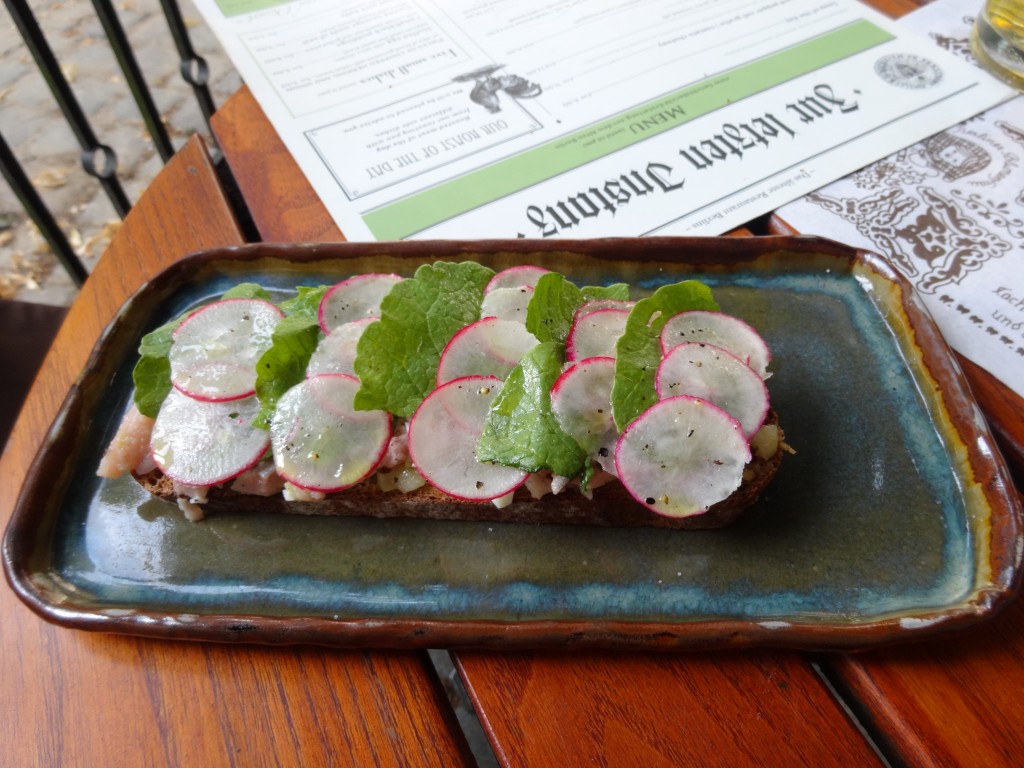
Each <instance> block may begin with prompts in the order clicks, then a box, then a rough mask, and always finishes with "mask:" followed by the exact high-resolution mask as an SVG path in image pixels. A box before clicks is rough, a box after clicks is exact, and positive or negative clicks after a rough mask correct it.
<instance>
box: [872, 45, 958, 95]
mask: <svg viewBox="0 0 1024 768" xmlns="http://www.w3.org/2000/svg"><path fill="white" fill-rule="evenodd" d="M875 72H876V73H878V76H879V77H881V78H882V79H883V80H885V81H886V82H887V83H891V84H892V85H896V86H899V87H900V88H914V89H917V88H931V87H932V86H933V85H935V84H936V83H938V82H939V81H940V80H941V79H942V70H941V69H939V65H938V64H936V63H935V62H933V61H932V60H931V59H926V58H925V57H923V56H915V55H914V54H912V53H891V54H889V55H888V56H883V57H882V58H880V59H879V60H878V61H876V62H875Z"/></svg>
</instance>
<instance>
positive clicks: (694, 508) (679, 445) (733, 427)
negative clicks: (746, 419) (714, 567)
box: [615, 395, 750, 517]
mask: <svg viewBox="0 0 1024 768" xmlns="http://www.w3.org/2000/svg"><path fill="white" fill-rule="evenodd" d="M748 461H750V447H749V446H748V445H747V441H746V439H745V438H744V437H743V431H742V430H741V429H740V425H739V422H737V421H736V420H735V419H733V418H732V417H731V416H729V414H727V413H726V412H725V411H723V410H722V409H721V408H718V407H716V406H714V405H712V404H711V403H709V402H707V401H706V400H701V399H700V398H699V397H689V396H687V395H680V396H678V397H669V398H667V399H665V400H659V401H658V402H657V403H655V404H654V405H652V406H651V407H650V408H648V409H647V410H646V411H644V412H643V413H642V414H640V415H639V416H637V417H636V418H635V419H634V420H633V421H632V422H630V424H629V426H627V427H626V429H625V431H623V433H622V436H621V437H620V438H619V442H618V445H617V446H616V449H615V467H616V469H618V474H619V480H621V481H622V484H623V485H624V486H625V487H626V490H628V491H629V492H630V494H631V495H632V496H633V498H635V499H636V500H637V501H638V502H640V503H641V504H643V505H644V506H645V507H647V508H648V509H650V510H652V511H654V512H657V513H658V514H659V515H665V516H666V517H688V516H690V515H699V514H700V513H701V512H706V511H707V510H708V508H709V507H711V506H712V505H713V504H716V503H718V502H719V501H722V500H723V499H726V498H728V497H729V496H730V495H731V494H732V492H733V491H735V490H736V489H737V488H739V487H740V484H741V483H742V482H743V467H744V466H745V465H746V463H747V462H748Z"/></svg>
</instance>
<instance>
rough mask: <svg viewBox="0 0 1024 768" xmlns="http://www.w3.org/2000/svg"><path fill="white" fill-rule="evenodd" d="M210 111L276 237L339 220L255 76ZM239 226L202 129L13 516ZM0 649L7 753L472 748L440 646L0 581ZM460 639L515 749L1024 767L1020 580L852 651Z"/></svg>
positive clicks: (3, 507)
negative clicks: (968, 625)
mask: <svg viewBox="0 0 1024 768" xmlns="http://www.w3.org/2000/svg"><path fill="white" fill-rule="evenodd" d="M885 7H886V8H887V9H888V10H890V12H894V13H898V12H903V11H905V10H907V8H908V4H907V3H886V4H885ZM215 131H216V134H217V138H218V140H219V141H220V143H221V146H222V148H223V150H224V152H225V156H226V158H227V160H228V162H229V164H230V167H231V170H232V171H233V173H234V176H235V179H236V180H237V184H238V187H239V189H240V190H241V193H242V195H243V197H244V199H245V201H246V203H247V204H248V207H249V211H251V214H252V219H253V221H254V223H255V226H256V228H257V229H258V232H259V236H260V237H261V238H262V239H264V240H266V241H282V242H296V241H330V240H340V239H342V235H341V233H340V232H339V231H338V229H337V228H336V227H335V226H334V225H333V224H332V223H331V221H330V219H329V217H328V216H327V214H326V212H325V211H324V209H323V206H322V205H321V204H320V202H319V200H318V199H317V197H316V195H315V194H314V193H313V191H312V189H311V188H310V187H309V185H308V183H307V182H306V181H305V179H304V177H303V176H302V175H301V173H300V172H299V171H298V168H297V167H296V166H295V163H294V161H293V160H292V159H291V157H290V155H289V154H288V153H287V151H286V150H285V149H284V147H283V146H282V145H281V143H280V141H279V139H278V137H277V136H276V134H275V133H274V131H273V129H272V128H271V127H270V125H269V123H267V121H266V118H265V117H264V116H263V114H262V112H261V111H260V109H259V107H258V105H257V104H256V102H255V101H254V99H253V98H252V96H251V94H250V93H249V92H248V91H247V90H246V89H244V88H243V89H242V90H241V91H240V92H239V93H238V94H237V95H236V96H235V97H233V98H232V99H231V100H230V101H229V102H228V103H227V104H226V105H225V106H224V107H223V108H222V109H221V110H220V112H219V113H218V114H217V116H216V120H215ZM782 226H783V224H782V223H780V222H769V223H768V225H764V226H762V230H765V229H766V227H773V228H778V227H782ZM241 242H243V229H242V228H241V227H240V226H239V224H238V222H237V220H236V216H235V213H234V212H233V210H232V207H231V205H230V203H229V197H228V195H227V194H226V193H225V188H224V185H223V184H222V183H221V179H220V178H219V177H218V175H217V173H216V171H215V169H214V167H213V166H212V165H211V163H210V160H209V158H208V155H207V153H206V151H205V149H204V147H203V145H202V144H201V142H200V141H199V140H198V139H195V138H193V139H192V140H190V141H189V142H188V144H187V145H186V146H185V147H184V148H183V149H182V150H181V151H180V152H179V153H178V154H177V155H176V156H175V158H174V159H173V160H172V161H171V162H170V163H169V164H168V166H167V167H166V168H165V169H164V171H163V172H162V173H161V174H160V175H159V176H158V178H157V179H156V180H155V181H154V183H153V184H152V185H151V186H150V188H149V189H148V190H147V191H146V193H145V194H144V196H143V197H142V199H141V200H140V201H139V203H138V205H137V206H136V207H135V209H134V210H133V211H132V213H131V215H130V216H129V217H128V219H127V221H126V222H125V225H124V226H123V228H122V229H121V231H120V232H119V234H118V236H117V237H116V239H115V241H114V242H113V244H112V245H111V247H110V249H109V250H108V252H107V253H106V254H105V255H104V257H103V258H102V259H101V261H100V262H99V263H98V265H97V266H96V269H95V271H94V273H93V275H92V276H91V277H90V279H89V280H88V282H87V283H86V285H85V287H84V288H83V290H82V293H81V295H80V297H79V299H78V300H77V301H76V302H75V304H74V306H73V307H72V308H71V311H70V313H69V315H68V318H67V321H66V322H65V324H64V326H63V328H62V330H61V332H60V333H59V335H58V337H57V339H56V342H55V344H54V346H53V349H52V350H51V351H50V354H49V355H48V356H47V358H46V360H45V362H44V364H43V367H42V370H41V372H40V375H39V377H38V379H37V381H36V384H35V386H34V387H33V389H32V391H31V393H30V395H29V398H28V401H27V403H26V406H25V409H24V411H23V412H22V415H21V417H20V419H19V421H18V423H17V425H16V427H15V429H14V432H13V434H12V436H11V440H10V442H9V444H8V446H7V450H6V452H5V453H4V455H3V457H2V459H0V524H2V525H6V522H7V519H8V517H9V516H10V513H11V509H12V507H13V505H14V502H15V499H16V496H17V492H18V489H19V486H20V482H21V479H22V478H23V477H24V475H25V472H26V469H27V467H28V465H29V463H30V461H31V460H32V457H33V456H34V455H35V453H36V451H37V449H38V447H39V445H40V443H41V441H42V439H43V436H44V434H45V432H46V430H47V428H48V427H49V425H50V422H51V420H52V419H53V417H54V415H55V414H56V412H57V410H58V408H59V406H60V404H61V401H62V399H63V397H64V395H65V394H66V393H67V391H68V388H69V387H70V386H71V384H72V382H73V381H74V380H75V377H76V376H77V374H78V371H79V370H80V369H81V368H82V366H83V364H84V363H85V360H86V358H87V356H88V354H89V350H90V349H91V347H92V345H93V343H94V342H95V340H96V339H97V337H98V336H99V334H100V332H101V331H102V329H103V328H104V326H105V325H106V324H107V323H108V322H109V321H110V320H111V318H112V317H113V316H114V313H115V312H116V311H117V309H118V307H119V306H120V305H121V303H122V302H123V301H124V300H125V299H126V298H128V296H129V295H130V294H131V293H132V292H133V291H134V290H135V289H136V288H137V287H138V286H139V285H140V284H142V283H143V282H144V281H145V280H147V279H148V278H149V277H151V276H152V275H154V274H155V273H156V272H158V271H159V270H160V269H161V268H163V267H164V266H166V265H167V264H169V263H171V262H173V261H174V260H176V259H179V258H181V257H182V256H184V255H186V254H187V253H189V252H191V251H194V250H198V249H203V248H208V247H214V246H223V245H230V244H236V243H241ZM968 372H969V375H970V380H971V383H972V386H974V387H975V388H976V394H977V396H978V398H979V401H980V402H981V404H982V406H983V408H984V410H985V412H986V414H987V415H988V416H989V418H990V419H991V421H992V423H993V424H994V425H995V426H996V430H997V432H998V433H999V434H1000V435H1001V439H1002V440H1003V442H1004V445H1006V446H1007V448H1009V449H1011V450H1014V449H1019V448H1020V447H1021V446H1024V437H1022V429H1024V402H1022V401H1021V399H1020V398H1018V397H1016V396H1015V395H1014V394H1013V393H1012V392H1010V391H1009V390H1008V389H1007V388H1006V387H1004V386H1002V385H1000V384H999V383H998V382H996V381H995V380H994V379H992V378H991V377H990V376H988V375H987V374H985V373H984V372H983V371H981V370H980V369H977V368H975V367H973V366H969V367H968ZM1021 454H1024V452H1021V453H1020V454H1016V460H1017V462H1018V466H1019V465H1020V456H1021ZM0 649H2V652H0V737H2V741H0V744H2V745H3V746H2V748H0V749H2V751H0V764H2V765H5V766H29V765H40V766H55V765H62V766H118V765H147V766H164V765H166V766H182V765H187V766H204V767H205V766H220V765H239V766H252V765H268V766H271V765H302V766H316V765H409V766H418V765H439V766H455V765H473V764H475V759H474V755H473V753H472V752H471V750H470V746H469V743H468V742H467V739H466V738H465V736H464V735H463V732H462V730H461V729H460V726H459V723H458V721H457V718H456V715H455V712H454V710H453V707H452V705H451V703H450V700H449V696H448V694H447V693H446V690H445V686H444V681H442V680H440V679H439V677H438V675H437V673H436V672H435V668H434V666H433V665H432V663H431V662H430V660H429V658H428V655H427V653H426V652H417V651H403V652H396V651H375V650H366V651H336V650H329V649H320V648H308V647H297V648H294V647H289V648H264V647H257V646H244V645H230V646H229V645H214V644H202V643H184V642H164V641H154V640H142V639H136V638H131V637H123V636H113V635H99V634H91V633H85V632H76V631H72V630H68V629H63V628H59V627H55V626H51V625H49V624H47V623H45V622H43V621H42V620H40V619H39V618H38V617H36V616H35V615H34V614H32V613H31V612H30V611H29V610H28V609H27V608H25V607H24V606H23V605H22V604H21V603H20V602H19V601H18V599H17V598H16V597H15V595H14V594H13V593H12V592H11V591H10V590H7V589H0ZM452 659H453V661H454V664H455V667H456V669H457V670H458V673H459V675H460V677H461V681H462V683H463V684H464V686H465V689H466V690H467V691H468V694H469V697H470V699H471V701H472V704H473V706H474V708H475V710H476V713H477V715H478V717H479V721H480V723H481V724H482V726H483V729H484V731H485V732H486V734H487V736H488V740H489V743H490V749H491V750H493V753H494V756H495V757H496V759H497V762H498V763H499V764H501V765H510V766H521V765H536V766H548V765H561V766H571V765H645V766H661V765H664V766H678V765H702V766H703V765H707V766H717V765H721V766H737V765H755V766H768V765H778V766H790V765H812V766H869V765H883V764H885V763H884V761H885V760H888V761H890V762H891V763H894V764H907V765H943V766H945V765H965V766H1000V765H1015V764H1020V763H1021V760H1022V758H1021V753H1022V751H1024V706H1021V704H1020V703H1019V701H1018V699H1019V697H1020V691H1022V690H1024V609H1022V606H1021V603H1020V602H1019V601H1017V602H1014V603H1012V604H1011V605H1010V607H1009V608H1008V609H1007V610H1005V611H1004V612H1003V613H1002V614H1000V615H999V616H997V617H996V618H995V619H994V620H992V621H990V622H987V623H985V624H983V625H981V626H979V627H976V628H974V629H971V630H968V631H964V632H962V633H959V634H956V635H953V636H949V637H948V638H946V639H939V640H933V641H930V642H927V643H922V644H916V645H912V646H906V647H898V648H891V649H882V650H875V651H872V652H867V653H862V654H857V655H849V654H824V655H820V656H813V655H809V654H804V653H798V652H790V651H744V652H718V653H700V654H697V653H688V654H664V653H659V654H653V653H623V652H619V653H599V652H587V653H573V654H568V653H556V652H492V651H457V652H453V654H452ZM485 749H486V746H485Z"/></svg>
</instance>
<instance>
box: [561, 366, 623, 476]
mask: <svg viewBox="0 0 1024 768" xmlns="http://www.w3.org/2000/svg"><path fill="white" fill-rule="evenodd" d="M614 380H615V358H613V357H588V358H587V359H585V360H580V361H579V362H577V363H573V364H572V365H571V366H570V367H569V368H567V369H566V370H565V372H564V373H563V374H562V375H561V376H559V377H558V379H556V380H555V383H554V386H552V387H551V412H552V413H553V414H554V416H555V420H556V421H558V426H560V427H561V428H562V431H564V432H565V433H566V434H567V435H569V436H570V437H571V438H573V439H574V440H575V441H576V442H577V443H579V444H580V447H581V448H582V449H583V450H585V451H586V452H587V453H588V454H590V456H591V457H592V458H593V459H594V460H595V461H596V462H597V463H598V464H600V465H601V468H602V469H604V470H605V471H609V472H610V473H611V474H613V475H614V474H615V460H614V456H615V443H616V441H617V440H618V439H619V432H618V430H617V429H616V428H615V420H614V419H613V418H612V400H611V398H612V382H613V381H614Z"/></svg>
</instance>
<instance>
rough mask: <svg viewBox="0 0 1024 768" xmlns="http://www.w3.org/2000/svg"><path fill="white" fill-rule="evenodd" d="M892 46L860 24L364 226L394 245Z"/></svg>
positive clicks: (434, 190) (456, 183)
mask: <svg viewBox="0 0 1024 768" xmlns="http://www.w3.org/2000/svg"><path fill="white" fill-rule="evenodd" d="M891 39H893V35H891V34H890V33H889V32H886V31H885V30H884V29H882V28H880V27H878V26H876V25H874V24H872V23H871V22H869V21H866V20H863V19H862V20H859V21H857V22H854V23H853V24H850V25H848V26H846V27H843V28H841V29H837V30H835V31H834V32H830V33H828V34H826V35H823V36H821V37H818V38H815V39H813V40H808V41H807V42H805V43H802V44H800V45H798V46H795V47H793V48H788V49H786V50H784V51H780V52H779V53H775V54H772V55H771V56H766V57H764V58H762V59H758V60H757V61H753V62H751V63H749V64H744V65H743V66H740V67H737V68H735V69H732V70H727V71H725V72H722V73H720V74H717V75H715V76H714V77H710V78H708V79H706V80H702V81H700V82H698V83H694V84H693V85H688V86H686V87H685V88H682V89H680V90H678V91H675V92H674V93H671V94H668V95H667V96H662V97H660V98H658V99H656V100H654V101H651V102H648V103H647V104H643V105H641V106H639V107H636V108H634V109H631V110H629V111H628V112H623V113H621V114H618V115H615V116H613V117H610V118H608V119H606V120H604V121H602V122H600V123H597V124H595V125H592V126H588V127H587V128H583V129H581V130H579V131H576V132H575V133H571V134H569V135H567V136H563V137H561V138H559V139H555V140H553V141H550V142H548V143H547V144H542V145H540V146H538V147H535V148H533V149H530V150H526V151H525V152H522V153H521V154H518V155H514V156H512V157H508V158H506V159H504V160H500V161H498V162H496V163H494V164H492V165H489V166H487V167H485V168H480V169H479V170H476V171H473V172H471V173H468V174H466V175H465V176H461V177H459V178H457V179H453V180H451V181H448V182H445V183H443V184H439V185H437V186H435V187H431V188H430V189H427V190H424V191H423V192H419V193H417V194H415V195H411V196H409V197H406V198H403V199H401V200H398V201H396V202H394V203H390V204H388V205H385V206H383V207H381V208H378V209H376V210H373V211H370V212H369V213H367V214H366V215H365V216H363V221H364V222H366V225H367V227H369V229H370V231H371V232H372V233H373V235H374V237H375V238H377V239H378V240H399V239H401V238H403V237H407V236H408V235H411V234H413V233H415V232H419V231H420V230H422V229H426V228H427V227H429V226H432V225H434V224H437V223H438V222H441V221H444V220H446V219H449V218H451V217H453V216H457V215H458V214H461V213H465V212H466V211H468V210H471V209H472V208H475V207H476V206H478V205H482V204H484V203H489V202H492V201H494V200H498V199H500V198H502V197H505V196H506V195H509V194H512V193H513V192H518V191H520V190H522V189H526V188H527V187H529V186H532V185H533V184H537V183H538V182H541V181H546V180H547V179H550V178H553V177H554V176H557V175H558V174H560V173H564V172H565V171H569V170H572V169H573V168H578V167H580V166H581V165H585V164H586V163H588V162H591V161H592V160H596V159H598V158H601V157H604V156H606V155H609V154H611V153H612V152H616V151H618V150H620V149H623V148H624V147H628V146H631V145H632V144H636V143H638V142H640V141H642V140H644V139H647V138H650V137H651V136H654V135H657V134H659V133H663V132H664V131H667V130H669V129H671V128H675V127H676V126H678V125H682V124H684V123H687V122H689V121H691V120H693V119H695V118H698V117H701V116H702V115H706V114H709V113H711V112H714V111H715V110H717V109H720V108H722V107H724V106H726V105H727V104H730V103H733V102H736V101H739V100H740V99H743V98H746V97H748V96H751V95H753V94H756V93H760V92H762V91H765V90H767V89H769V88H772V87H774V86H776V85H779V84H780V83H784V82H786V81H787V80H792V79H793V78H795V77H799V76H800V75H804V74H807V73H808V72H812V71H814V70H816V69H820V68H822V67H824V66H827V65H828V64H832V63H834V62H837V61H840V60H842V59H845V58H847V57H848V56H852V55H854V54H856V53H860V52H861V51H865V50H867V49H868V48H871V47H873V46H875V45H879V44H880V43H884V42H887V41H888V40H891ZM684 112H685V114H684ZM656 115H657V116H660V115H669V116H671V119H668V120H665V121H664V122H661V123H658V124H655V125H654V127H652V128H649V129H648V130H646V131H644V132H643V133H642V134H634V133H632V132H630V131H629V129H628V126H629V125H630V124H632V123H637V122H640V121H642V120H644V119H645V118H650V117H651V116H656Z"/></svg>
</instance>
